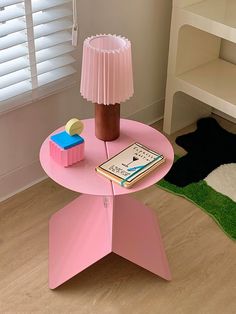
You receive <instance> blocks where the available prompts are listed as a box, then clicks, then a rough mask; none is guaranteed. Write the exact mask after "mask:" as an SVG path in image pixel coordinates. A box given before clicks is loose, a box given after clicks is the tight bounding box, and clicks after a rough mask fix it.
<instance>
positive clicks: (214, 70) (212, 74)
mask: <svg viewBox="0 0 236 314" xmlns="http://www.w3.org/2000/svg"><path fill="white" fill-rule="evenodd" d="M222 39H226V40H228V41H231V42H233V43H236V0H204V1H199V0H174V1H173V11H172V22H171V34H170V49H169V62H168V74H167V87H166V100H165V113H164V132H166V133H168V134H170V133H172V132H175V131H177V130H178V129H180V128H183V127H185V126H187V125H188V124H191V123H193V122H195V121H196V120H197V119H198V118H200V117H202V116H205V115H209V114H210V112H211V111H212V109H213V108H215V109H218V110H220V111H221V112H223V113H226V114H227V115H229V116H231V117H233V118H236V65H235V64H232V63H230V62H227V61H224V60H222V59H220V57H219V56H220V47H221V40H222ZM179 92H181V93H184V94H187V95H189V96H191V97H193V98H194V99H195V100H198V101H199V105H198V104H197V102H196V101H191V100H189V102H188V101H187V102H186V101H185V104H181V105H178V103H177V102H176V101H174V99H175V96H176V95H177V94H178V93H179ZM200 102H201V103H200ZM202 103H204V104H206V105H203V104H202Z"/></svg>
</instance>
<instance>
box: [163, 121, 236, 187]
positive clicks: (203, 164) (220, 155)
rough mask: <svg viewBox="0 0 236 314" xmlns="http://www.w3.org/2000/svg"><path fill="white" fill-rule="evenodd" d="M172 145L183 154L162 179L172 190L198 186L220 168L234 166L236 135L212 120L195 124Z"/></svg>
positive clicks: (235, 160) (235, 159) (235, 161)
mask: <svg viewBox="0 0 236 314" xmlns="http://www.w3.org/2000/svg"><path fill="white" fill-rule="evenodd" d="M176 143H177V144H178V145H179V146H181V147H183V148H184V149H185V150H186V151H187V154H186V155H185V156H183V157H181V158H179V159H178V160H177V161H176V162H175V163H174V165H173V167H172V168H171V170H170V172H169V173H168V174H167V175H166V177H165V180H166V181H168V182H170V183H172V184H174V185H176V186H179V187H184V186H186V185H188V184H190V183H193V182H198V181H200V180H203V179H204V178H205V177H206V176H207V175H208V174H209V173H210V172H212V171H213V170H214V169H216V168H217V167H219V166H220V165H223V164H228V163H236V134H232V133H230V132H228V131H226V130H225V129H223V128H222V127H221V126H220V125H219V123H218V122H217V121H216V120H215V119H213V118H202V119H200V120H198V122H197V129H196V131H194V132H192V133H189V134H185V135H182V136H179V137H177V138H176Z"/></svg>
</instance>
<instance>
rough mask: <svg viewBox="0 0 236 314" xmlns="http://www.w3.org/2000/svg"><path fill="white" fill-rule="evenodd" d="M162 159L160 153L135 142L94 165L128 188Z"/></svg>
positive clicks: (106, 175)
mask: <svg viewBox="0 0 236 314" xmlns="http://www.w3.org/2000/svg"><path fill="white" fill-rule="evenodd" d="M164 161H165V157H164V156H163V155H162V154H159V153H158V152H156V151H154V150H152V149H150V148H148V147H146V146H144V145H142V144H140V143H137V142H136V143H133V144H131V145H130V146H128V147H127V148H125V149H124V150H122V151H121V152H119V153H118V154H116V155H115V156H113V157H111V158H110V159H108V160H106V161H105V162H104V163H102V164H101V165H99V166H98V167H96V171H97V172H98V173H100V174H102V175H104V176H105V177H106V178H108V179H110V180H112V181H114V182H116V183H118V184H119V185H121V186H123V187H125V188H130V187H131V186H132V185H133V184H135V183H136V182H137V181H139V180H140V179H142V178H143V177H145V176H146V175H148V174H149V173H150V172H151V171H153V170H154V169H156V168H157V167H158V166H159V165H160V164H162V163H163V162H164Z"/></svg>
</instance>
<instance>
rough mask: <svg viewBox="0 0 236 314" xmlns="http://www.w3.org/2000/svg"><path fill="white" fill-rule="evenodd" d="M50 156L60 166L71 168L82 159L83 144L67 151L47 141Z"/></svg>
mask: <svg viewBox="0 0 236 314" xmlns="http://www.w3.org/2000/svg"><path fill="white" fill-rule="evenodd" d="M49 147H50V155H51V157H52V158H53V159H54V160H55V161H56V162H57V163H59V164H60V165H62V166H64V167H68V166H71V165H73V164H75V163H77V162H78V161H80V160H82V159H84V142H83V143H81V144H78V145H76V146H73V147H71V148H68V149H63V148H61V147H60V146H59V145H57V144H56V143H54V142H53V141H52V140H51V139H50V140H49Z"/></svg>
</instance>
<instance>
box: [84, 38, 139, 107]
mask: <svg viewBox="0 0 236 314" xmlns="http://www.w3.org/2000/svg"><path fill="white" fill-rule="evenodd" d="M80 92H81V95H82V96H83V97H84V98H85V99H87V100H89V101H91V102H93V103H98V104H104V105H111V104H116V103H121V102H124V101H126V100H127V99H128V98H130V97H131V96H132V95H133V92H134V89H133V72H132V57H131V43H130V41H129V40H128V39H126V38H124V37H121V36H116V35H96V36H93V37H89V38H87V39H85V41H84V46H83V61H82V73H81V86H80Z"/></svg>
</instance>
